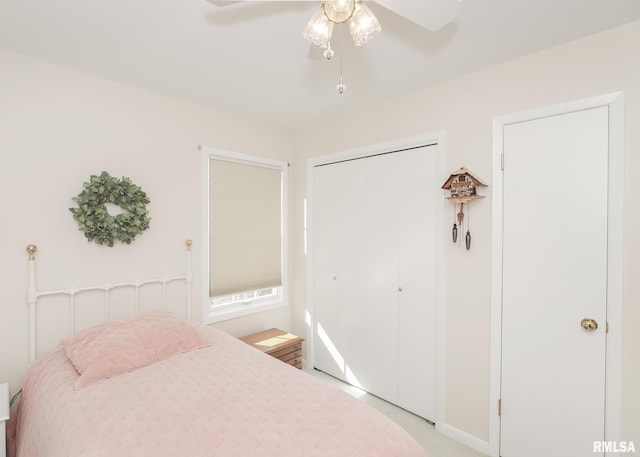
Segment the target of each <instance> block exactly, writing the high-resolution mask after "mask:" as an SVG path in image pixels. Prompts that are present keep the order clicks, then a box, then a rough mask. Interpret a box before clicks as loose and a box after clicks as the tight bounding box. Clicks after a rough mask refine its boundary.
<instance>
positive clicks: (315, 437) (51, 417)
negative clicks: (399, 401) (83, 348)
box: [17, 328, 426, 457]
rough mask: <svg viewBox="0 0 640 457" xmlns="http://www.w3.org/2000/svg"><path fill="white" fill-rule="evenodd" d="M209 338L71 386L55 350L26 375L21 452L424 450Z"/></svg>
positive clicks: (366, 413)
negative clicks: (207, 342) (141, 364)
mask: <svg viewBox="0 0 640 457" xmlns="http://www.w3.org/2000/svg"><path fill="white" fill-rule="evenodd" d="M201 332H203V334H204V335H205V336H206V338H207V339H208V340H210V341H211V346H207V347H205V348H201V349H196V350H193V351H190V352H186V353H182V354H178V355H175V356H172V357H169V358H168V359H165V360H162V361H160V362H156V363H154V364H152V365H150V366H147V367H145V368H140V369H138V370H135V371H132V372H128V373H125V374H122V375H119V376H116V377H113V378H111V379H107V380H103V381H99V382H96V383H94V384H91V385H89V386H87V387H85V388H83V389H80V390H75V389H74V382H75V381H76V379H77V378H78V374H77V372H76V371H75V369H74V367H73V366H72V365H71V363H70V362H69V360H68V359H67V357H66V355H65V354H64V352H63V351H62V350H58V351H54V352H52V353H50V354H47V355H45V356H43V357H41V358H40V359H39V360H38V361H36V363H35V364H34V365H33V366H32V368H31V369H30V370H29V373H28V374H27V378H26V380H25V384H24V391H23V396H22V400H21V401H22V404H21V408H20V414H19V417H18V433H17V441H18V457H80V456H82V457H115V456H118V457H127V456H135V457H165V456H166V457H183V456H184V457H200V456H202V457H205V456H207V457H213V456H219V457H236V456H237V457H267V456H268V457H293V456H295V457H309V456H322V457H327V456H333V457H367V456H380V457H394V456H403V457H425V456H426V454H425V452H424V450H423V449H422V448H421V447H420V445H418V443H417V442H416V441H415V440H413V438H411V437H410V436H409V435H408V434H407V433H406V432H405V431H404V430H403V429H402V428H400V427H399V426H398V425H397V424H396V423H394V422H393V421H391V420H390V419H389V418H387V417H386V416H384V415H383V414H381V413H379V412H378V411H376V410H374V409H373V408H371V407H370V406H369V405H367V404H365V403H362V402H360V401H359V400H357V399H355V398H353V397H351V396H349V395H348V394H346V393H344V392H342V391H340V390H338V389H336V388H335V387H333V386H329V385H326V384H324V383H323V382H322V381H320V380H317V379H316V378H314V377H312V376H310V375H308V374H307V373H304V372H302V371H300V370H298V369H295V368H293V367H291V366H289V365H287V364H285V363H283V362H280V361H279V360H276V359H274V358H272V357H270V356H268V355H265V354H263V353H262V352H260V351H258V350H256V349H254V348H252V347H250V346H248V345H246V344H245V343H243V342H241V341H239V340H237V339H235V338H233V337H231V336H229V335H227V334H225V333H223V332H221V331H218V330H215V329H212V328H202V330H201Z"/></svg>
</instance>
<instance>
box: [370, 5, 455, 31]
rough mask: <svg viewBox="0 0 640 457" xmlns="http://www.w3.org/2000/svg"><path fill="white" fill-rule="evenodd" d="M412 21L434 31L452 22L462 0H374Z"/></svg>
mask: <svg viewBox="0 0 640 457" xmlns="http://www.w3.org/2000/svg"><path fill="white" fill-rule="evenodd" d="M373 1H374V3H377V4H378V5H380V6H383V7H385V8H386V9H388V10H390V11H393V12H394V13H396V14H397V15H399V16H402V17H404V18H406V19H408V20H410V21H411V22H413V23H415V24H418V25H419V26H421V27H424V28H425V29H427V30H431V31H432V32H434V31H436V30H438V29H440V28H442V27H444V26H445V25H447V24H448V23H449V22H451V21H452V20H453V19H454V18H455V17H456V15H457V14H458V10H459V9H460V4H461V1H462V0H428V1H416V0H373Z"/></svg>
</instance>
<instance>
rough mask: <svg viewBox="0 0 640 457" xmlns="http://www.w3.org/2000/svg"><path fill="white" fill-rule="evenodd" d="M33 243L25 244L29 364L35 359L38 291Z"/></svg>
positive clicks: (36, 249)
mask: <svg viewBox="0 0 640 457" xmlns="http://www.w3.org/2000/svg"><path fill="white" fill-rule="evenodd" d="M37 251H38V248H37V247H36V245H35V244H30V245H28V246H27V252H28V253H29V280H28V283H27V303H28V304H29V335H30V336H29V364H31V363H32V362H33V361H34V360H35V359H36V301H37V300H38V292H37V289H36V252H37Z"/></svg>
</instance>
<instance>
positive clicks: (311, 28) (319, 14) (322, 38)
mask: <svg viewBox="0 0 640 457" xmlns="http://www.w3.org/2000/svg"><path fill="white" fill-rule="evenodd" d="M332 33H333V22H331V21H330V20H329V19H328V18H327V16H326V15H325V14H324V10H323V9H322V8H320V9H319V10H318V11H316V13H315V14H314V15H313V16H311V19H310V20H309V22H308V23H307V26H306V27H305V29H304V32H303V33H302V36H303V37H305V38H306V39H307V40H309V41H310V42H311V43H313V44H315V45H316V46H320V47H321V48H326V47H327V46H328V44H329V40H330V39H331V34H332Z"/></svg>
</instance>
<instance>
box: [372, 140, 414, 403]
mask: <svg viewBox="0 0 640 457" xmlns="http://www.w3.org/2000/svg"><path fill="white" fill-rule="evenodd" d="M402 154H404V152H400V153H395V154H385V155H380V156H376V157H371V158H368V159H366V161H367V212H366V214H367V219H368V220H367V230H366V232H365V233H364V234H363V235H364V236H365V237H366V239H367V254H366V255H367V262H366V263H367V287H366V290H365V295H366V297H367V311H366V314H365V316H364V319H365V322H366V335H367V336H366V348H367V350H366V373H367V374H366V378H365V381H364V382H365V384H364V385H365V389H366V390H367V391H368V392H370V393H372V394H374V395H377V396H378V397H381V398H384V399H385V400H387V401H390V402H392V403H397V402H398V287H399V286H398V254H399V252H398V229H399V221H398V207H399V205H398V201H399V193H398V183H399V166H398V165H399V162H398V156H399V155H402Z"/></svg>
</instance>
